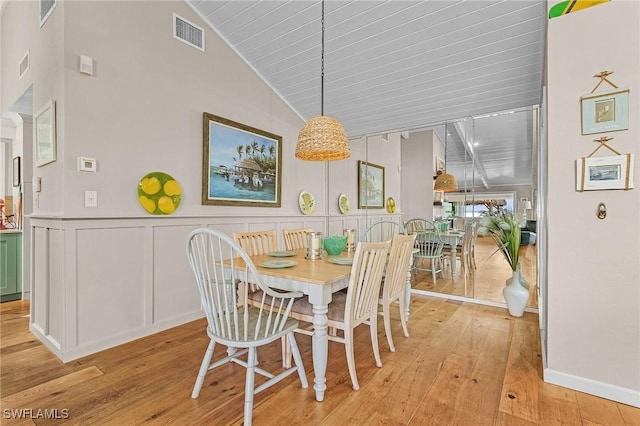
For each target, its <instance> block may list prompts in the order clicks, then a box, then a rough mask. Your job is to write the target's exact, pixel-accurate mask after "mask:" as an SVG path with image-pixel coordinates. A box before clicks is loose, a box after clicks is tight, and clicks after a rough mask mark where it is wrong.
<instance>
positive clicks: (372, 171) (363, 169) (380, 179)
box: [358, 161, 384, 209]
mask: <svg viewBox="0 0 640 426" xmlns="http://www.w3.org/2000/svg"><path fill="white" fill-rule="evenodd" d="M358 208H359V209H382V208H384V167H382V166H378V165H376V164H372V163H367V162H365V161H358Z"/></svg>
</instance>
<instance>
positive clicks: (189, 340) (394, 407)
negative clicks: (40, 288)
mask: <svg viewBox="0 0 640 426" xmlns="http://www.w3.org/2000/svg"><path fill="white" fill-rule="evenodd" d="M411 312H412V313H411V318H410V321H409V331H410V333H411V337H410V338H404V337H403V336H402V333H401V329H400V324H399V321H397V320H394V321H393V329H394V336H395V343H396V352H395V353H391V352H389V350H388V346H387V343H386V339H385V338H384V333H383V331H382V330H383V327H382V324H379V326H380V327H379V333H378V335H379V338H380V349H381V356H382V362H383V364H384V365H383V367H382V368H376V367H375V362H374V359H373V355H372V352H371V344H370V342H369V333H368V331H367V328H368V327H359V329H358V330H357V332H356V349H357V350H356V365H357V371H358V379H359V381H360V386H361V389H360V390H359V391H357V392H356V391H353V390H352V389H351V382H350V380H349V373H348V370H347V365H346V361H345V355H344V347H343V346H342V345H340V344H338V343H333V342H330V343H329V345H330V346H329V366H328V373H327V379H328V380H327V385H328V389H327V393H326V399H325V401H324V402H322V403H318V402H316V401H315V398H314V391H313V389H312V387H310V388H308V389H302V388H301V387H300V383H299V381H298V380H297V377H296V375H294V376H290V377H289V378H287V379H285V380H284V381H283V382H281V383H279V384H277V385H275V386H274V387H272V388H270V389H268V390H266V391H264V392H263V393H260V394H258V395H257V396H256V398H255V403H254V417H253V419H254V424H256V425H282V424H294V425H299V424H305V425H381V424H384V425H552V424H563V425H638V424H639V419H640V410H639V409H636V408H633V407H629V406H626V405H622V404H618V403H615V402H612V401H608V400H604V399H601V398H597V397H594V396H590V395H587V394H583V393H579V392H575V391H572V390H569V389H565V388H561V387H558V386H554V385H549V384H545V383H543V382H542V380H541V370H542V366H541V356H540V350H539V347H540V346H539V334H538V318H537V315H535V314H531V313H526V314H525V316H524V317H522V318H519V319H515V318H512V317H509V316H508V315H507V313H506V310H504V309H500V308H494V307H489V306H482V305H474V304H469V303H460V302H455V301H447V300H445V299H440V298H428V297H412V302H411ZM27 315H28V302H20V301H17V302H7V303H3V304H1V305H0V326H1V330H0V335H1V339H0V342H1V344H0V354H1V367H0V383H1V389H0V392H1V403H0V405H1V407H0V408H1V410H0V413H2V414H0V415H1V416H2V420H0V423H1V424H3V425H5V424H6V425H13V424H20V425H22V424H24V425H31V424H38V425H41V424H42V425H46V424H56V425H57V424H74V425H76V424H77V425H94V424H100V425H139V424H142V423H147V424H152V425H165V424H175V425H199V424H207V425H227V424H235V425H239V424H241V423H242V410H243V397H244V374H245V370H244V368H242V367H240V366H238V365H235V364H228V365H226V366H223V367H219V368H218V369H215V370H213V371H212V372H210V373H209V375H208V377H207V379H206V380H205V383H204V386H203V389H202V392H201V393H200V397H199V398H198V399H195V400H194V399H191V390H192V386H193V383H194V380H195V376H196V374H197V370H198V366H199V364H200V361H201V359H202V356H203V354H204V351H205V348H206V346H207V343H208V339H207V337H206V334H205V321H204V320H198V321H194V322H191V323H188V324H185V325H183V326H180V327H176V328H173V329H170V330H167V331H164V332H161V333H157V334H155V335H152V336H149V337H146V338H143V339H139V340H136V341H134V342H131V343H128V344H125V345H121V346H118V347H116V348H112V349H109V350H106V351H103V352H100V353H97V354H94V355H91V356H87V357H85V358H82V359H79V360H76V361H72V362H69V363H66V364H64V363H62V362H60V361H59V360H58V359H57V358H56V357H55V356H53V355H52V354H51V353H50V352H49V351H48V349H46V348H45V347H44V346H43V345H42V344H41V343H39V342H38V341H37V340H36V339H35V338H34V337H33V335H31V333H29V331H28V317H27ZM394 318H397V316H394ZM297 340H298V342H299V345H300V348H301V350H302V356H303V361H304V364H305V367H306V369H307V376H308V377H309V380H310V382H312V380H313V365H312V361H311V339H310V338H309V337H308V336H304V335H300V336H298V337H297ZM221 351H222V348H216V356H219V355H220V354H221ZM259 359H260V360H261V366H262V367H266V368H267V369H276V370H277V369H278V368H279V365H280V362H281V357H280V346H279V343H275V344H273V345H272V346H269V347H267V348H264V349H263V350H261V351H260V353H259ZM11 409H32V410H33V411H32V412H33V413H37V410H38V409H47V410H53V409H58V410H59V412H61V410H62V409H65V410H68V411H67V413H68V416H69V418H68V419H66V420H45V419H36V420H31V419H28V420H21V421H18V420H8V419H6V418H5V415H6V414H7V413H8V412H7V411H5V410H11Z"/></svg>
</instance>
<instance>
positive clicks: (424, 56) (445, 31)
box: [187, 0, 546, 185]
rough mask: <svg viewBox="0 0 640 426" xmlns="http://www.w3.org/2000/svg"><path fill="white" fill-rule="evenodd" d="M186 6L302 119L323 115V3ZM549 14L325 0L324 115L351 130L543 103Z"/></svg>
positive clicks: (482, 4) (485, 2) (533, 2)
mask: <svg viewBox="0 0 640 426" xmlns="http://www.w3.org/2000/svg"><path fill="white" fill-rule="evenodd" d="M187 3H188V4H190V5H191V6H192V8H193V9H194V10H195V11H196V12H197V13H198V14H200V16H202V17H203V18H204V19H205V20H206V21H207V22H208V23H209V25H210V26H211V28H213V29H214V31H216V33H217V34H218V35H220V36H221V37H222V38H223V39H224V40H226V42H227V43H228V44H229V45H230V46H231V47H232V48H233V49H234V50H235V51H236V52H237V53H238V54H239V55H240V56H241V57H242V58H243V59H244V60H245V61H246V62H247V63H248V64H249V65H250V66H251V67H252V68H253V69H254V70H255V71H256V72H257V73H258V74H259V75H260V76H261V77H262V78H263V79H264V80H265V81H266V82H267V83H268V84H269V85H270V86H271V87H272V88H273V90H275V91H276V92H277V93H278V94H279V95H280V96H281V97H282V98H283V99H284V100H285V101H286V102H287V103H288V104H289V105H290V106H291V107H292V108H293V109H294V110H295V111H296V112H297V113H298V114H299V115H300V116H301V118H302V119H307V118H309V117H312V116H314V115H318V114H319V113H320V69H321V62H320V57H321V19H320V17H321V2H320V1H302V0H293V1H280V0H273V1H234V0H230V1H221V0H187ZM545 14H546V3H545V1H544V0H502V1H499V0H469V1H455V0H429V1H405V0H393V1H367V0H359V1H326V2H325V61H324V62H325V64H324V71H325V89H324V112H325V115H330V116H333V117H335V118H337V119H338V120H340V121H341V122H342V124H343V125H344V127H345V129H346V131H347V134H348V135H349V137H350V138H355V137H360V136H366V135H374V134H380V133H390V132H394V131H412V130H417V129H424V128H426V127H427V126H428V125H431V124H435V123H441V122H444V121H446V120H452V119H458V118H461V117H468V116H477V115H483V114H488V113H494V112H497V111H506V110H513V109H522V108H527V107H531V106H534V105H539V104H540V101H541V94H542V82H543V66H544V64H543V63H544V50H545V31H546V30H545V22H546V19H545ZM520 115H525V114H518V116H520ZM529 120H530V117H529ZM507 121H508V120H502V122H501V123H500V126H505V125H507V124H508V123H507ZM486 123H488V121H486ZM514 126H516V127H517V128H524V127H525V126H524V125H523V124H522V123H514ZM502 132H505V129H504V128H503V127H501V128H500V129H499V131H498V130H496V133H502ZM505 133H509V135H508V136H509V140H506V139H501V138H499V137H498V134H496V135H495V136H496V138H495V139H494V140H493V141H492V142H491V143H493V144H494V146H493V147H491V148H490V149H489V151H500V144H505V143H506V144H510V143H512V142H513V138H514V135H513V132H512V131H511V130H508V129H507V130H506V132H505ZM527 133H528V134H529V137H530V133H531V132H530V131H528V132H527ZM516 137H522V138H525V137H527V134H522V135H520V136H516ZM487 140H488V139H487ZM487 143H488V142H487ZM525 144H528V146H529V148H531V146H532V141H531V140H529V141H527V142H525ZM504 151H505V152H511V151H518V153H516V154H512V155H522V152H521V151H520V150H513V149H510V148H506V147H505V150H504ZM505 152H502V153H501V154H500V155H497V156H496V157H495V158H488V157H489V155H488V154H487V158H486V160H487V161H489V163H491V162H493V163H495V162H497V161H501V160H500V158H502V159H504V158H503V157H504V156H506V155H509V154H508V153H505ZM452 161H454V160H453V159H452ZM489 163H488V164H489ZM520 163H522V162H521V161H520ZM501 164H504V161H502V163H501ZM521 165H522V164H520V166H521ZM501 168H504V167H501ZM525 168H526V166H525ZM492 169H493V167H492V166H490V165H487V167H485V168H484V171H485V177H486V178H487V179H488V180H487V182H488V184H489V185H497V184H504V183H499V179H497V174H496V179H497V180H495V181H492V179H493V177H494V176H493V172H492ZM530 171H531V163H530V160H529V166H528V172H527V174H528V175H529V176H528V178H529V180H530V175H531V172H530ZM496 173H498V172H496ZM500 174H503V175H504V170H502V171H501V172H500ZM507 174H509V173H507ZM511 174H512V175H513V173H511ZM529 183H530V182H529ZM508 184H513V183H511V182H509V183H508Z"/></svg>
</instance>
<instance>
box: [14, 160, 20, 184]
mask: <svg viewBox="0 0 640 426" xmlns="http://www.w3.org/2000/svg"><path fill="white" fill-rule="evenodd" d="M13 186H20V157H15V158H14V159H13Z"/></svg>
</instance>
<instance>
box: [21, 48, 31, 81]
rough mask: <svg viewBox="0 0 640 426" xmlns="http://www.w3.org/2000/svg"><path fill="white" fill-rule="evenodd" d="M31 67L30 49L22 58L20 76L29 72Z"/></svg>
mask: <svg viewBox="0 0 640 426" xmlns="http://www.w3.org/2000/svg"><path fill="white" fill-rule="evenodd" d="M28 69H29V51H28V50H27V52H26V53H25V54H24V56H23V57H22V59H20V78H22V76H23V75H24V73H26V72H27V70H28Z"/></svg>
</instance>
